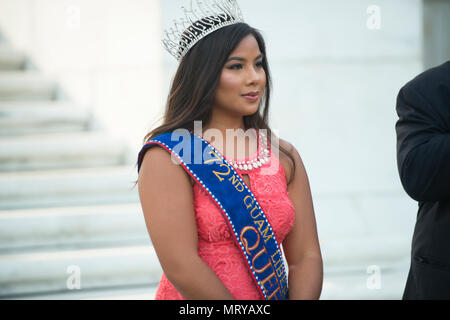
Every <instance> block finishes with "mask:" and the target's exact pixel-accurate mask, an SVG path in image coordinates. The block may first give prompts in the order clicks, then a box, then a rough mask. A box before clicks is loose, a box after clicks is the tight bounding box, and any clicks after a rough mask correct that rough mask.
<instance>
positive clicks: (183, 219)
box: [138, 147, 233, 300]
mask: <svg viewBox="0 0 450 320" xmlns="http://www.w3.org/2000/svg"><path fill="white" fill-rule="evenodd" d="M138 186H139V197H140V200H141V205H142V210H143V212H144V217H145V222H146V225H147V229H148V232H149V234H150V238H151V240H152V242H153V246H154V248H155V251H156V254H157V255H158V259H159V261H160V263H161V266H162V268H163V270H164V273H165V275H166V277H167V278H168V279H169V281H170V282H171V283H172V284H173V285H174V287H175V288H176V289H177V290H178V291H179V292H180V293H181V294H182V295H183V297H184V298H186V299H192V300H193V299H217V300H223V299H233V296H232V295H231V293H230V292H229V291H228V289H227V288H226V287H225V285H224V284H223V283H222V281H221V280H220V279H219V278H218V277H217V275H216V274H215V273H214V272H213V270H212V269H211V268H210V267H209V266H208V265H207V264H206V263H205V262H204V261H203V260H202V259H201V258H200V257H199V256H198V251H197V241H198V234H197V225H196V221H195V214H194V205H193V194H192V185H191V182H190V180H189V177H188V175H187V174H186V173H185V170H184V169H183V168H182V167H181V165H178V164H174V163H173V162H172V160H171V154H170V153H169V152H167V151H166V150H164V149H162V148H160V147H152V148H150V149H149V150H148V151H147V152H146V154H145V156H144V159H143V161H142V165H141V169H140V171H139V181H138Z"/></svg>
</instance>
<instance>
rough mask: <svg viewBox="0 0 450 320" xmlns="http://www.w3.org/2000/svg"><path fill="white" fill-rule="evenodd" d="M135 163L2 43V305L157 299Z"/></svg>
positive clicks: (80, 109)
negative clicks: (29, 301) (12, 301)
mask: <svg viewBox="0 0 450 320" xmlns="http://www.w3.org/2000/svg"><path fill="white" fill-rule="evenodd" d="M129 153H130V150H129V149H128V147H127V146H126V144H125V143H124V142H121V141H117V139H113V138H112V137H111V136H109V135H108V134H107V133H106V132H105V131H104V130H102V128H101V125H100V124H99V123H98V122H97V121H96V119H94V117H93V116H92V113H91V112H90V111H89V109H87V108H85V107H82V106H78V105H76V104H74V103H73V102H72V101H71V100H70V99H69V98H67V96H66V94H65V93H64V91H63V90H62V88H60V86H59V85H58V83H57V82H56V81H55V80H54V79H51V78H48V77H45V76H43V75H42V74H41V73H40V72H39V71H38V70H36V68H34V67H33V63H32V61H31V60H30V59H29V57H27V55H26V54H25V53H23V52H21V51H18V50H15V49H14V48H12V47H11V45H10V44H9V43H8V42H6V41H5V40H3V41H2V40H1V37H0V299H102V298H106V299H114V298H121V299H127V298H131V299H140V298H142V299H150V298H152V297H153V296H154V292H155V285H156V284H157V282H158V281H159V278H160V276H161V269H160V266H159V263H158V260H157V258H156V255H155V252H154V250H153V248H152V246H151V242H150V239H149V237H148V234H147V230H146V227H145V221H144V219H143V215H142V211H141V207H140V204H139V198H138V193H137V188H134V189H133V181H134V180H136V178H137V175H136V173H135V171H136V169H135V167H134V163H132V162H130V161H127V159H131V158H134V157H133V156H131V157H130V154H129ZM74 279H76V281H75V280H74ZM71 281H75V282H76V283H78V284H79V285H76V286H73V285H70V283H71ZM77 281H78V282H77Z"/></svg>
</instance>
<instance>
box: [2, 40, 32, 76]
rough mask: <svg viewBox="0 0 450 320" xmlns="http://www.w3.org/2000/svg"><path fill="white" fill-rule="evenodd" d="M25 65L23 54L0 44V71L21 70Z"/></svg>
mask: <svg viewBox="0 0 450 320" xmlns="http://www.w3.org/2000/svg"><path fill="white" fill-rule="evenodd" d="M25 64H26V56H25V54H24V52H22V51H19V50H16V49H14V48H12V47H10V46H9V45H5V44H0V71H4V70H8V71H11V70H23V69H24V68H25Z"/></svg>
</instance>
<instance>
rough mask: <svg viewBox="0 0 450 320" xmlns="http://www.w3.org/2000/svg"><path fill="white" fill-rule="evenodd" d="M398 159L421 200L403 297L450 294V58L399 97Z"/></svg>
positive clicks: (411, 189)
mask: <svg viewBox="0 0 450 320" xmlns="http://www.w3.org/2000/svg"><path fill="white" fill-rule="evenodd" d="M397 113H398V116H399V120H398V122H397V124H396V131H397V164H398V170H399V174H400V179H401V182H402V185H403V187H404V189H405V191H406V192H407V193H408V194H409V196H411V198H413V199H415V200H417V201H418V202H419V210H418V214H417V222H416V226H415V229H414V235H413V241H412V250H411V268H410V271H409V275H408V280H407V283H406V288H405V292H404V294H403V298H404V299H440V298H442V299H450V61H448V62H446V63H444V64H442V65H440V66H438V67H435V68H432V69H429V70H427V71H425V72H424V73H422V74H420V75H419V76H417V77H416V78H415V79H413V80H412V81H410V82H409V83H407V84H406V85H405V86H404V87H403V88H402V89H401V90H400V92H399V94H398V98H397Z"/></svg>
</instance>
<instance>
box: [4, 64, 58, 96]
mask: <svg viewBox="0 0 450 320" xmlns="http://www.w3.org/2000/svg"><path fill="white" fill-rule="evenodd" d="M56 98H57V82H56V81H55V80H54V79H51V78H49V77H46V76H44V75H43V74H41V73H39V72H35V71H27V72H23V71H6V72H0V101H36V100H39V101H42V100H46V101H48V100H55V99H56Z"/></svg>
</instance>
